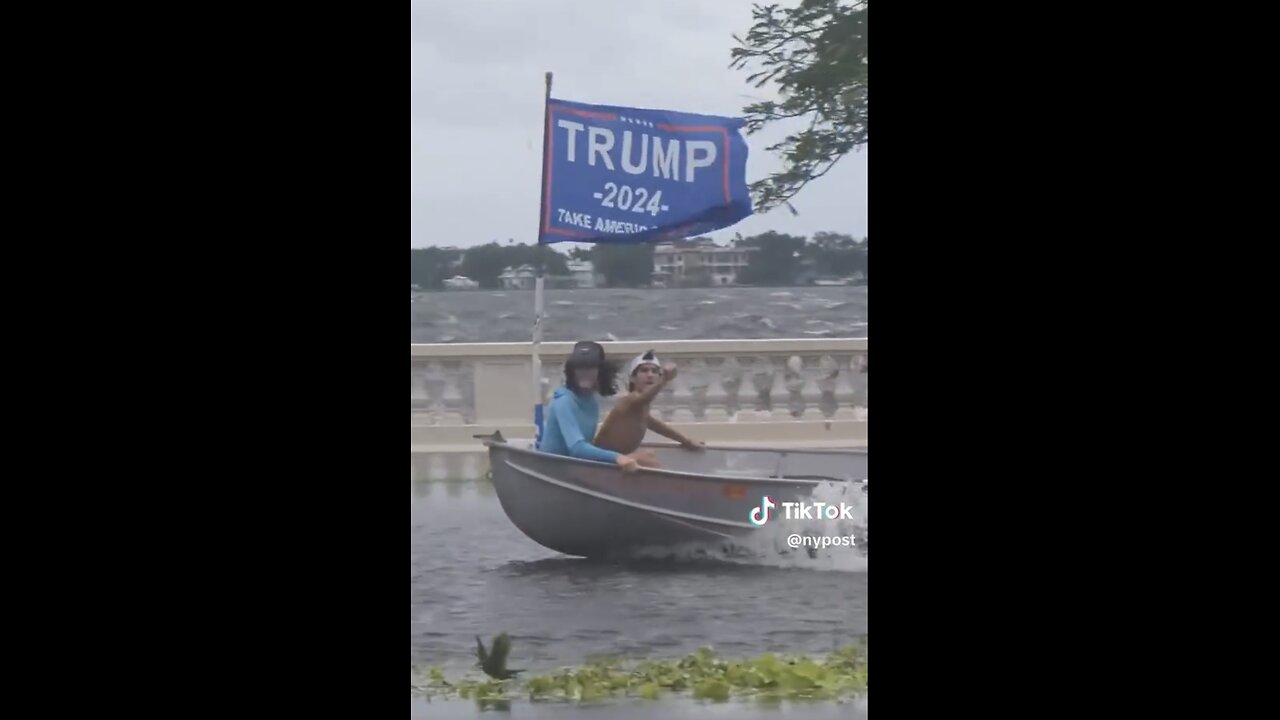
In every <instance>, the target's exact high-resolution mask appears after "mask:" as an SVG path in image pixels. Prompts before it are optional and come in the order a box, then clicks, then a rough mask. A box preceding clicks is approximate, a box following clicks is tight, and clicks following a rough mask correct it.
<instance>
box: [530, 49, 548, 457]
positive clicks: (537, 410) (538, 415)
mask: <svg viewBox="0 0 1280 720" xmlns="http://www.w3.org/2000/svg"><path fill="white" fill-rule="evenodd" d="M546 81H547V91H546V95H545V96H544V97H543V103H542V163H543V169H542V203H541V205H539V207H538V249H537V251H536V252H537V264H538V276H537V278H536V279H535V280H534V281H533V403H534V404H533V432H534V442H535V443H538V442H541V440H542V403H543V400H545V398H544V396H543V393H542V358H541V357H540V356H539V351H540V350H541V345H542V273H543V268H544V266H545V265H546V263H545V262H544V261H545V253H546V247H545V246H544V245H543V243H542V230H543V227H542V222H543V217H544V216H543V213H545V212H546V207H547V168H548V167H549V165H550V163H551V159H550V158H548V157H547V147H548V145H549V143H548V142H547V140H548V136H549V135H550V134H551V73H550V72H548V73H547V74H546Z"/></svg>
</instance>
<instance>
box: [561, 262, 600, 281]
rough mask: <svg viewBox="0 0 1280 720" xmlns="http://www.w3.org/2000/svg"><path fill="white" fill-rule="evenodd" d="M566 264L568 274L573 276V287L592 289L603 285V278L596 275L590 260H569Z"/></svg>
mask: <svg viewBox="0 0 1280 720" xmlns="http://www.w3.org/2000/svg"><path fill="white" fill-rule="evenodd" d="M566 264H567V265H568V266H569V274H570V275H572V276H573V280H574V286H575V287H580V288H593V287H596V286H597V285H603V284H604V282H603V278H602V277H600V275H598V274H597V273H596V269H595V266H594V265H592V264H591V261H590V260H570V261H569V262H568V263H566Z"/></svg>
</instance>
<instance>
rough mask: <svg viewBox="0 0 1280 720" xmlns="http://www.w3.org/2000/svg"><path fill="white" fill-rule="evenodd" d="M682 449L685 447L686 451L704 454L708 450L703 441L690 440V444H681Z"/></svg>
mask: <svg viewBox="0 0 1280 720" xmlns="http://www.w3.org/2000/svg"><path fill="white" fill-rule="evenodd" d="M680 447H683V448H684V449H685V450H695V451H697V452H702V451H703V450H706V449H707V444H706V443H705V442H703V441H701V440H689V441H688V442H683V443H680Z"/></svg>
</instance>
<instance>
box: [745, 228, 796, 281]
mask: <svg viewBox="0 0 1280 720" xmlns="http://www.w3.org/2000/svg"><path fill="white" fill-rule="evenodd" d="M738 245H739V246H740V247H755V248H759V250H756V251H755V252H753V253H751V259H750V260H749V261H748V263H747V266H746V267H745V268H743V270H742V274H741V275H739V276H738V282H739V283H741V284H743V285H791V284H793V283H794V282H795V279H796V275H797V274H798V273H799V271H800V253H801V252H802V251H803V250H804V249H805V241H804V238H803V237H800V236H796V235H784V234H782V233H778V232H774V231H772V230H770V231H769V232H767V233H764V234H762V235H753V236H752V237H749V238H744V239H743V240H741V241H739V242H738Z"/></svg>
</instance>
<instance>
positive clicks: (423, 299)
mask: <svg viewBox="0 0 1280 720" xmlns="http://www.w3.org/2000/svg"><path fill="white" fill-rule="evenodd" d="M570 294H571V296H572V299H571V300H570V299H569V296H570ZM532 329H533V293H532V292H518V291H506V292H489V291H459V292H433V293H423V294H420V295H418V296H417V301H416V302H414V303H413V304H412V305H411V327H410V338H411V342H415V343H433V342H528V340H529V339H530V337H531V335H532ZM611 335H612V336H613V337H618V338H634V339H645V340H699V339H757V338H784V337H814V336H821V337H866V336H867V290H866V288H865V287H822V288H804V289H802V290H800V289H798V290H797V291H796V292H791V291H776V290H770V289H768V288H715V289H714V290H712V289H671V290H653V291H641V290H626V289H617V290H548V291H547V292H546V299H545V304H544V317H543V325H542V337H543V339H544V340H547V341H572V340H582V339H591V340H607V339H609V337H610V336H611ZM446 338H447V339H446Z"/></svg>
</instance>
